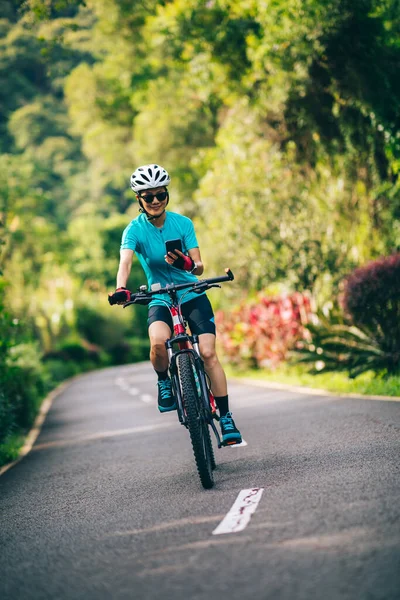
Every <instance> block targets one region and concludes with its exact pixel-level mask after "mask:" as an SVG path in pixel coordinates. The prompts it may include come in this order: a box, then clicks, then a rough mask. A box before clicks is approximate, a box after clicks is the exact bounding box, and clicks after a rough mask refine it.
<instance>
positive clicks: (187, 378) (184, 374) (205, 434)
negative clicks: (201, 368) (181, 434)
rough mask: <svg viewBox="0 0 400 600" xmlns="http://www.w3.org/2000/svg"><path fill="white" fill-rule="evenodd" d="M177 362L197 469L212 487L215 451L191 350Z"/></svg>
mask: <svg viewBox="0 0 400 600" xmlns="http://www.w3.org/2000/svg"><path fill="white" fill-rule="evenodd" d="M177 363H178V372H179V378H180V384H181V390H182V397H183V404H184V407H185V410H186V418H187V423H188V428H189V434H190V440H191V442H192V448H193V454H194V458H195V461H196V466H197V471H198V473H199V477H200V481H201V484H202V486H203V487H204V488H205V489H210V488H212V487H213V485H214V476H213V468H214V467H215V461H214V453H213V449H212V444H211V438H210V432H209V430H208V424H207V421H206V419H205V416H204V408H203V406H202V403H201V398H199V396H198V393H197V388H196V382H195V378H194V369H195V365H194V359H193V356H192V355H191V354H190V353H189V352H188V353H184V354H180V355H179V356H178V358H177Z"/></svg>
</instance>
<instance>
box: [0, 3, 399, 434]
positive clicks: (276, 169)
mask: <svg viewBox="0 0 400 600" xmlns="http://www.w3.org/2000/svg"><path fill="white" fill-rule="evenodd" d="M0 4H1V19H0V77H1V81H2V85H1V86H0V198H1V205H0V213H1V228H0V235H1V242H2V253H1V258H0V267H1V270H2V278H3V281H4V282H5V283H6V285H5V287H4V288H2V292H1V294H2V298H3V300H4V304H5V306H6V307H7V312H8V314H9V315H10V319H11V322H13V321H14V324H15V323H16V325H15V327H14V328H15V329H16V330H17V332H16V333H15V336H16V337H15V340H16V341H15V344H16V346H18V345H21V344H22V343H24V344H28V346H29V344H36V346H35V348H36V350H35V353H36V355H37V356H39V357H40V355H43V356H44V358H45V359H46V360H45V364H47V366H48V368H50V367H51V368H53V372H54V373H55V372H57V373H58V375H57V377H58V378H60V377H62V376H63V375H65V374H67V373H68V372H74V369H75V367H73V366H72V365H73V363H75V364H76V361H74V357H75V358H77V356H78V354H79V353H80V354H79V356H85V361H86V364H87V365H96V364H110V363H115V362H118V361H120V360H131V359H132V358H134V357H135V356H136V357H141V358H142V357H144V356H146V353H147V350H146V349H143V346H145V344H146V342H145V341H144V340H145V338H146V319H145V312H143V311H140V310H139V309H138V310H135V311H133V310H132V311H130V312H128V311H122V310H120V309H117V308H115V309H114V310H111V309H109V307H108V305H107V303H106V290H107V289H110V288H112V287H113V285H114V281H115V272H116V268H117V263H118V246H119V239H120V235H121V232H122V230H123V228H124V226H125V225H126V224H127V223H128V222H129V220H130V219H131V218H133V217H134V216H135V215H136V214H137V212H136V207H135V205H134V204H132V200H133V196H132V193H131V191H130V190H129V188H128V181H129V176H130V173H131V172H132V170H133V169H134V168H135V167H136V166H138V165H139V164H140V163H143V162H150V161H151V162H160V163H161V164H162V165H163V166H165V167H166V168H167V169H168V170H169V171H170V173H171V175H172V185H171V188H170V192H171V205H170V206H171V209H172V210H179V211H181V212H184V213H185V214H187V215H188V216H191V217H194V218H195V221H196V228H197V233H198V238H199V240H200V246H201V250H202V255H203V259H204V262H205V265H206V274H207V275H213V274H216V273H220V272H221V271H222V269H223V267H224V266H227V265H229V266H231V268H232V269H233V271H234V272H235V275H236V279H235V282H237V283H236V284H235V285H233V286H230V287H229V288H228V286H227V288H228V289H227V291H226V296H229V294H230V297H228V300H229V301H230V302H231V301H232V298H233V297H234V298H235V299H237V298H238V297H239V299H241V298H242V297H245V296H246V295H247V294H248V293H249V292H250V293H254V292H257V291H258V290H261V289H262V288H264V287H265V286H268V285H270V283H271V282H275V281H280V282H284V283H285V284H286V285H288V286H289V287H290V288H291V289H292V290H295V291H297V292H302V291H304V290H307V291H308V292H310V293H311V294H313V296H314V298H316V299H317V301H318V303H319V304H320V305H321V306H324V305H325V304H326V303H329V302H331V301H332V298H334V297H335V296H336V294H337V289H338V283H339V282H340V281H341V280H342V279H343V277H344V276H345V275H347V274H348V273H349V272H350V271H351V270H352V269H353V268H355V267H357V266H359V265H361V264H363V263H365V262H366V261H368V260H370V259H375V258H377V257H379V256H381V255H387V254H390V253H392V252H393V250H396V249H397V248H398V247H399V244H400V194H399V184H398V173H399V169H400V133H399V129H400V128H399V123H400V78H399V77H398V73H399V67H400V44H399V39H400V38H399V32H400V13H399V10H398V3H397V0H384V1H382V0H379V1H378V0H351V1H350V0H333V1H332V2H324V1H323V0H269V1H268V2H266V1H265V0H208V1H203V0H168V1H167V0H165V1H161V2H159V1H158V2H156V1H155V0H147V1H146V2H135V3H132V2H126V1H120V0H118V1H117V0H87V1H86V2H83V1H80V0H25V1H23V0H19V1H17V0H15V1H12V0H2V1H1V3H0ZM141 283H143V274H142V271H141V269H140V267H139V265H138V263H135V264H134V267H133V271H132V276H131V281H130V285H131V287H132V288H134V287H136V286H137V285H139V284H141ZM224 295H225V294H224ZM3 312H4V310H3V309H1V314H3ZM1 323H2V325H1V327H2V337H4V338H5V339H6V340H7V339H9V335H10V334H9V330H8V326H6V325H5V324H4V323H5V322H4V321H1ZM13 335H14V334H13ZM29 340H30V341H29ZM73 348H75V350H73ZM78 348H80V350H78ZM77 353H78V354H77ZM21 354H22V356H21V361H22V362H21V363H20V365H21V366H20V367H19V368H22V369H23V368H25V367H24V366H23V356H24V352H22V353H21ZM27 354H29V353H27ZM7 356H8V354H7ZM1 361H2V366H1V368H2V369H3V373H10V372H11V371H10V370H9V369H10V368H11V367H10V363H9V358H6V355H5V354H2V356H1ZM85 361H84V362H85ZM66 365H69V366H68V367H66ZM27 368H28V367H27ZM7 376H8V375H7ZM38 394H39V392H38ZM39 395H40V394H39ZM1 418H3V417H1ZM10 422H11V421H10ZM0 443H1V438H0Z"/></svg>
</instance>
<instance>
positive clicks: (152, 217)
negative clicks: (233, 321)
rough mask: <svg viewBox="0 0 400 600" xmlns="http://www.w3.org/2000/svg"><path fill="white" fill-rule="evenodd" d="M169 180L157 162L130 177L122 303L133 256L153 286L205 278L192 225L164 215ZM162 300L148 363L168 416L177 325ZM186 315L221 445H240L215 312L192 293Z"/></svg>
mask: <svg viewBox="0 0 400 600" xmlns="http://www.w3.org/2000/svg"><path fill="white" fill-rule="evenodd" d="M170 181H171V179H170V177H169V175H168V173H167V171H166V170H165V169H163V168H162V167H160V166H159V165H155V164H150V165H143V166H141V167H138V168H137V169H136V171H134V173H133V174H132V176H131V188H132V190H133V191H134V192H135V194H136V199H137V200H138V202H139V212H140V213H141V214H140V215H139V216H138V217H137V218H136V219H134V220H133V221H131V223H130V224H129V225H128V226H127V227H126V229H125V230H124V232H123V235H122V243H121V251H120V263H119V268H118V274H117V289H116V290H115V292H114V293H113V294H110V296H111V298H112V299H113V301H114V302H117V303H118V304H124V303H125V302H127V301H128V300H129V299H130V291H129V290H128V289H127V287H126V285H127V282H128V278H129V274H130V271H131V266H132V260H133V256H134V253H136V255H137V257H138V259H139V262H140V264H141V265H142V267H143V270H144V272H145V274H146V277H147V282H148V287H149V288H150V287H151V286H152V285H153V284H155V283H157V284H161V286H162V287H164V286H165V285H167V284H169V283H188V282H191V281H196V280H197V278H196V275H202V273H203V271H204V267H203V263H202V261H201V255H200V249H199V245H198V243H197V239H196V234H195V231H194V227H193V223H192V221H191V220H190V219H189V218H188V217H184V216H182V215H180V214H178V213H174V212H170V211H166V207H167V204H168V202H169V193H168V185H169V183H170ZM168 240H180V241H181V245H182V252H181V251H180V250H178V249H175V250H174V251H173V252H171V251H169V252H168V253H166V248H165V243H166V242H167V241H168ZM162 300H164V301H165V300H167V301H168V296H167V297H164V296H160V297H159V298H154V299H153V300H152V301H151V303H150V304H149V313H148V327H149V338H150V347H151V349H150V360H151V363H152V365H153V368H154V370H155V371H156V373H157V376H158V383H157V385H158V408H159V411H160V412H168V411H171V410H175V409H176V405H175V400H174V398H173V395H172V389H171V380H170V378H169V375H168V355H167V350H166V348H165V340H167V339H168V338H169V337H171V334H172V331H173V325H172V319H171V314H170V311H169V310H168V308H167V307H166V306H165V304H163V302H162ZM182 315H183V317H184V318H185V319H186V321H187V322H188V324H189V327H190V330H191V332H192V334H197V335H198V336H199V346H200V353H201V356H202V358H203V361H204V366H205V370H206V372H207V374H208V376H209V378H210V381H211V390H212V392H213V394H214V397H215V401H216V404H217V407H218V411H219V414H220V417H221V418H220V426H221V433H222V441H223V442H228V441H229V442H231V443H232V442H236V443H240V442H241V439H242V438H241V435H240V432H239V430H238V429H237V427H236V425H235V423H234V421H233V418H232V413H231V412H230V411H229V402H228V391H227V382H226V376H225V372H224V370H223V368H222V366H221V364H220V362H219V360H218V356H217V354H216V349H215V336H216V329H215V322H214V313H213V310H212V307H211V304H210V301H209V299H208V297H207V295H206V294H205V292H204V293H202V294H200V295H199V294H196V293H194V292H190V293H188V294H187V295H186V296H185V301H184V302H183V303H182Z"/></svg>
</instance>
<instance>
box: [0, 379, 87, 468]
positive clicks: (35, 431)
mask: <svg viewBox="0 0 400 600" xmlns="http://www.w3.org/2000/svg"><path fill="white" fill-rule="evenodd" d="M80 376H81V375H75V376H74V377H71V378H70V379H67V380H66V381H63V382H62V383H60V384H59V385H58V386H57V387H56V388H54V390H52V391H51V392H50V393H49V394H48V395H47V396H46V397H45V399H44V400H43V402H42V404H41V406H40V410H39V412H38V414H37V416H36V419H35V421H34V423H33V426H32V428H31V430H30V431H29V433H28V434H27V436H26V439H25V442H24V445H23V446H22V448H21V450H20V451H19V454H18V457H17V458H16V459H15V460H13V461H11V462H9V463H7V464H5V465H3V466H2V467H0V477H1V476H2V475H3V474H4V473H5V472H6V471H8V470H9V469H11V468H12V467H14V466H15V465H16V464H18V463H19V462H20V461H21V460H22V459H23V458H24V457H25V456H26V455H27V454H28V453H29V452H30V451H31V450H32V446H33V444H34V443H35V442H36V440H37V438H38V436H39V433H40V431H41V429H42V426H43V423H44V421H45V418H46V416H47V413H48V412H49V410H50V408H51V406H52V404H53V402H54V400H55V399H56V398H57V396H59V395H60V394H61V393H62V392H63V391H64V390H65V389H66V388H67V387H68V386H69V385H71V383H72V382H73V381H75V380H76V379H77V378H78V377H80Z"/></svg>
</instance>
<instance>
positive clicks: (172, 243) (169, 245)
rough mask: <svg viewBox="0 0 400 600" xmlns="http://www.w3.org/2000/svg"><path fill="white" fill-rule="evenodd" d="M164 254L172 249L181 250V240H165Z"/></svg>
mask: <svg viewBox="0 0 400 600" xmlns="http://www.w3.org/2000/svg"><path fill="white" fill-rule="evenodd" d="M165 250H166V254H168V252H173V251H174V250H180V251H181V252H182V240H179V239H177V240H167V241H166V242H165Z"/></svg>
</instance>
